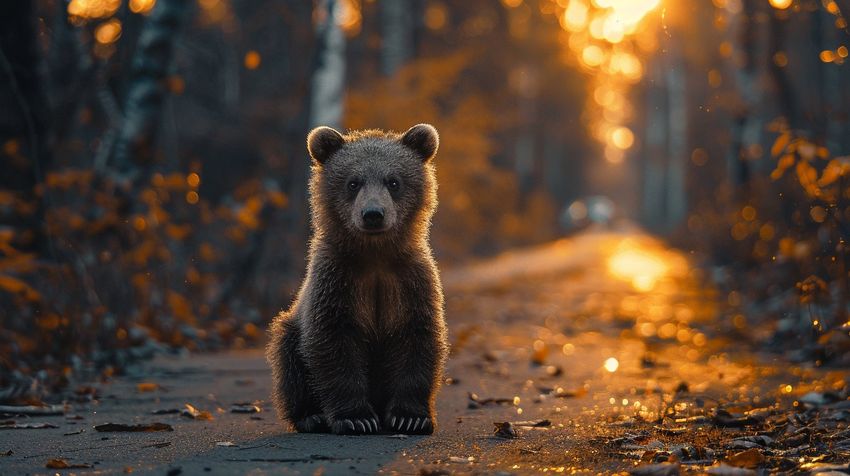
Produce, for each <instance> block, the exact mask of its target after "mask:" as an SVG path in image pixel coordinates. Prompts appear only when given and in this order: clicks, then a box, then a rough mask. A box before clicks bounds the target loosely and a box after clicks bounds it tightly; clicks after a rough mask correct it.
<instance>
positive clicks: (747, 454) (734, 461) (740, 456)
mask: <svg viewBox="0 0 850 476" xmlns="http://www.w3.org/2000/svg"><path fill="white" fill-rule="evenodd" d="M726 462H727V463H729V464H730V465H732V466H737V467H738V468H749V469H754V468H757V467H759V465H761V464H762V463H764V455H763V454H761V451H759V450H758V449H757V448H750V449H748V450H745V451H742V452H740V453H736V454H734V455H732V456H730V457H729V458H727V459H726Z"/></svg>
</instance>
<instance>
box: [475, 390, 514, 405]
mask: <svg viewBox="0 0 850 476" xmlns="http://www.w3.org/2000/svg"><path fill="white" fill-rule="evenodd" d="M467 397H468V398H469V405H467V407H468V408H471V409H472V408H479V407H482V406H484V405H490V404H495V405H513V404H514V399H513V398H505V397H495V398H493V397H489V398H481V397H479V396H478V394H475V393H472V392H469V393H468V394H467Z"/></svg>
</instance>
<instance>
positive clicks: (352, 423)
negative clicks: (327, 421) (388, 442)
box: [331, 417, 380, 435]
mask: <svg viewBox="0 0 850 476" xmlns="http://www.w3.org/2000/svg"><path fill="white" fill-rule="evenodd" d="M379 429H380V427H379V426H378V420H377V419H376V418H374V417H371V418H344V419H340V420H337V421H335V422H333V424H332V425H331V430H332V431H333V432H334V433H336V434H338V435H365V434H371V433H377V432H378V430H379Z"/></svg>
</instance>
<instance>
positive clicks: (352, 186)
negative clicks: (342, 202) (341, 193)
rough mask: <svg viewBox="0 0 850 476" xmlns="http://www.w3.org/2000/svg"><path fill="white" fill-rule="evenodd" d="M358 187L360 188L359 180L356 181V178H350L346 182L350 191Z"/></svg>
mask: <svg viewBox="0 0 850 476" xmlns="http://www.w3.org/2000/svg"><path fill="white" fill-rule="evenodd" d="M358 188H360V182H358V181H357V180H350V181H349V182H348V189H349V190H351V191H352V192H353V191H355V190H357V189H358Z"/></svg>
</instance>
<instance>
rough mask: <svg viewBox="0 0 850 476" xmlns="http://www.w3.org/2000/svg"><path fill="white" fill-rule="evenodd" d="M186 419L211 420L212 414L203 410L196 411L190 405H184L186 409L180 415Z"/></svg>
mask: <svg viewBox="0 0 850 476" xmlns="http://www.w3.org/2000/svg"><path fill="white" fill-rule="evenodd" d="M180 414H181V415H183V416H184V417H186V418H191V419H193V420H207V421H209V420H212V419H213V416H212V413H210V412H208V411H205V410H198V409H197V408H195V407H193V406H192V405H190V404H188V403H187V404H186V408H185V409H184V410H183V411H182V412H181V413H180Z"/></svg>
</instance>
